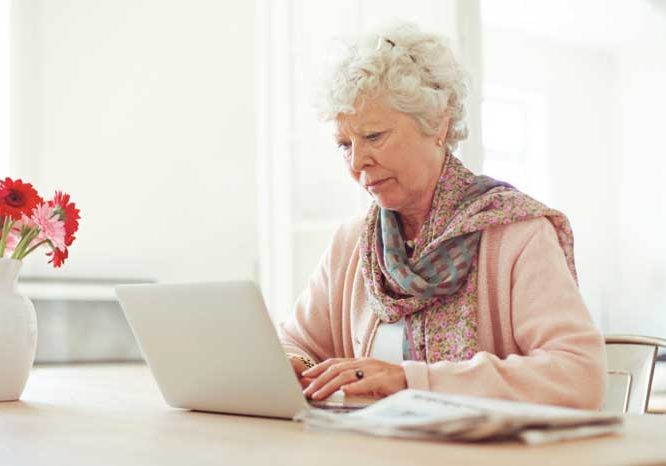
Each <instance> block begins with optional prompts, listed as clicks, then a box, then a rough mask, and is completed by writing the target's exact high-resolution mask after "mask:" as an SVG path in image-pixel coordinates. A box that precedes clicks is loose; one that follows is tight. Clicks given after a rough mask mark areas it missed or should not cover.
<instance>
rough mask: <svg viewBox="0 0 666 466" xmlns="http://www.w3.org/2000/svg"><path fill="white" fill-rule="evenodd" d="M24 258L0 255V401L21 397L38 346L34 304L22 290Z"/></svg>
mask: <svg viewBox="0 0 666 466" xmlns="http://www.w3.org/2000/svg"><path fill="white" fill-rule="evenodd" d="M20 269H21V261H18V260H14V259H4V258H0V401H15V400H18V399H19V398H20V397H21V393H23V388H24V387H25V383H26V381H27V380H28V376H29V375H30V369H31V368H32V364H33V362H34V361H35V350H36V349H37V317H36V315H35V307H34V306H33V305H32V301H30V300H29V299H28V298H27V297H25V296H23V295H22V294H21V293H19V291H18V288H17V286H16V283H17V281H18V273H19V270H20Z"/></svg>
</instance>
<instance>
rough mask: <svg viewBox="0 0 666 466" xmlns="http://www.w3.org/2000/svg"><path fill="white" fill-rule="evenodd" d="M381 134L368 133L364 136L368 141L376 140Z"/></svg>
mask: <svg viewBox="0 0 666 466" xmlns="http://www.w3.org/2000/svg"><path fill="white" fill-rule="evenodd" d="M381 136H382V133H370V134H368V135H367V136H366V137H365V138H366V139H367V140H368V141H376V140H377V139H379V138H380V137H381Z"/></svg>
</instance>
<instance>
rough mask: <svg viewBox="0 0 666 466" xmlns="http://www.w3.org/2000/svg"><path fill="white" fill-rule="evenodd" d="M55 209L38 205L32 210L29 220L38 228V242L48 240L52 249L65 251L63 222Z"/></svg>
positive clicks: (47, 205) (46, 205)
mask: <svg viewBox="0 0 666 466" xmlns="http://www.w3.org/2000/svg"><path fill="white" fill-rule="evenodd" d="M55 210H56V207H55V206H51V205H49V204H46V203H45V204H40V205H38V206H37V207H35V208H34V209H33V210H32V216H31V217H30V219H31V220H32V221H33V222H35V224H36V225H37V227H38V228H39V235H38V236H37V240H38V241H43V240H49V241H50V242H51V244H53V247H54V248H56V249H59V250H61V251H64V250H65V222H63V221H62V220H60V217H59V216H58V214H57V213H56V212H55Z"/></svg>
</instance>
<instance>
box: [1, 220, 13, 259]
mask: <svg viewBox="0 0 666 466" xmlns="http://www.w3.org/2000/svg"><path fill="white" fill-rule="evenodd" d="M13 224H14V222H13V221H12V219H11V218H10V217H9V216H5V219H4V222H3V224H2V236H0V257H5V246H6V245H7V237H8V236H9V230H11V228H12V225H13Z"/></svg>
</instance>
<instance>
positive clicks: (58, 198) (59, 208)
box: [49, 191, 81, 266]
mask: <svg viewBox="0 0 666 466" xmlns="http://www.w3.org/2000/svg"><path fill="white" fill-rule="evenodd" d="M49 204H50V205H51V206H52V207H55V208H56V212H57V213H58V215H59V216H60V220H62V221H63V222H65V246H71V244H72V243H73V242H74V239H76V238H75V236H74V233H76V230H78V229H79V219H80V218H81V217H80V216H79V212H80V211H79V209H77V208H76V204H74V203H73V202H69V194H65V193H62V192H60V191H56V193H55V196H54V197H53V200H52V201H49ZM65 257H67V256H65ZM54 266H55V264H54Z"/></svg>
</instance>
